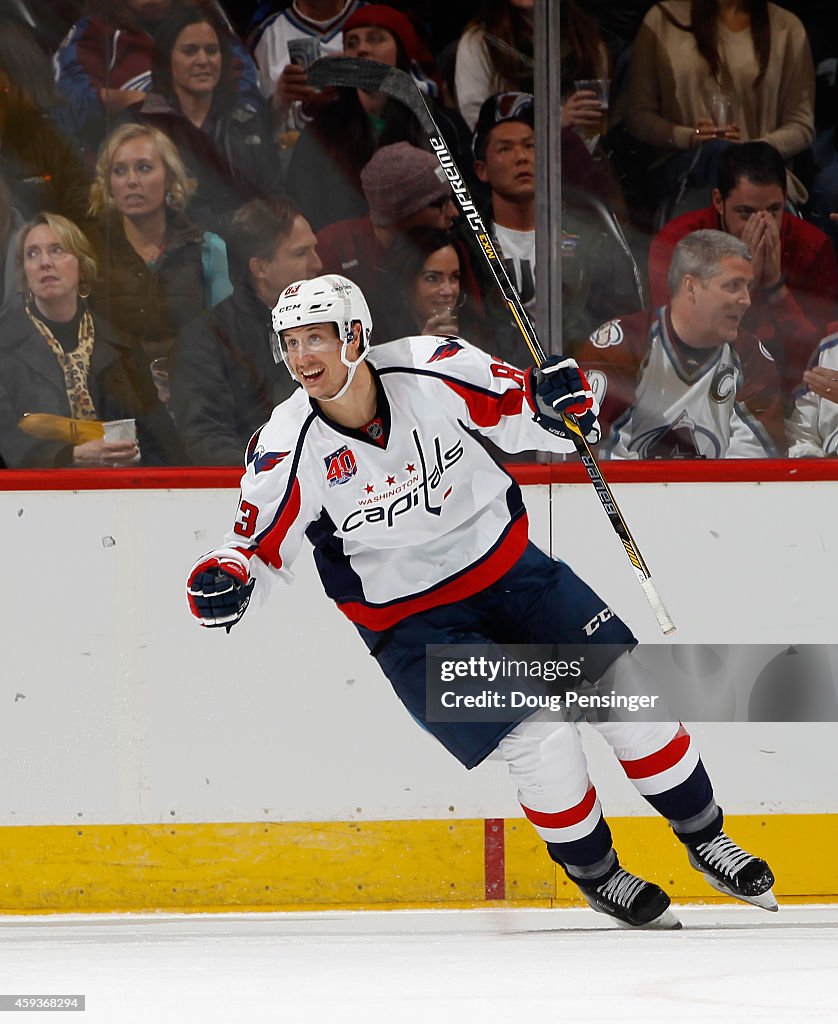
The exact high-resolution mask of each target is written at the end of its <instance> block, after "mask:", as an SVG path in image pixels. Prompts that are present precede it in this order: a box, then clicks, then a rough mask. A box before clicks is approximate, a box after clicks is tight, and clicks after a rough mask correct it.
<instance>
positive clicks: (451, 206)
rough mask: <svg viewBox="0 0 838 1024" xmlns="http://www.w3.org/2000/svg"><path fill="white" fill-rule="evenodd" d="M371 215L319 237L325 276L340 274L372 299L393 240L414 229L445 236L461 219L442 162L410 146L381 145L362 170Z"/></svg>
mask: <svg viewBox="0 0 838 1024" xmlns="http://www.w3.org/2000/svg"><path fill="white" fill-rule="evenodd" d="M361 187H362V188H363V191H364V198H365V199H366V201H367V205H368V207H369V213H368V214H366V215H365V216H363V217H358V218H355V219H353V220H342V221H338V222H337V223H336V224H329V225H327V226H326V227H324V228H323V229H322V230H321V231H319V232H318V233H317V251H318V252H319V254H320V258H321V259H322V260H323V273H324V274H342V275H344V276H345V277H349V278H350V279H351V280H353V281H354V282H355V283H356V284H357V285H358V286H359V287H360V288H361V290H362V291H363V292H365V293H369V294H372V291H373V290H374V288H375V287H376V281H377V277H378V274H379V272H380V270H381V267H382V265H383V263H384V258H385V256H386V254H387V252H388V250H389V249H390V246H391V245H392V244H393V242H394V241H395V239H396V238H397V237H398V236H399V235H400V234H402V233H403V232H405V231H409V230H410V229H411V228H414V227H429V228H437V229H439V230H444V231H447V230H448V229H450V228H451V227H452V226H453V224H454V222H455V220H456V219H457V217H458V212H457V206H456V203H455V202H454V198H453V195H452V193H451V185H450V183H449V181H448V177H447V176H446V174H445V172H444V171H443V169H442V167H440V164H439V160H437V158H436V157H435V156H434V155H433V154H432V153H428V152H427V151H426V150H424V149H418V148H417V147H416V146H412V145H411V144H410V143H409V142H395V143H393V145H391V146H382V147H381V148H380V149H378V150H376V152H375V153H374V154H373V155H372V157H371V159H370V161H369V163H368V164H367V165H366V166H365V167H364V169H363V170H362V171H361Z"/></svg>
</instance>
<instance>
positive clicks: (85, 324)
mask: <svg viewBox="0 0 838 1024" xmlns="http://www.w3.org/2000/svg"><path fill="white" fill-rule="evenodd" d="M26 313H27V315H28V316H29V319H30V320H31V321H32V323H33V324H34V325H35V327H36V329H37V330H38V332H39V333H40V334H41V336H42V337H43V339H44V341H46V343H47V344H48V345H49V347H50V348H51V349H52V351H53V353H54V354H55V358H56V359H57V360H58V365H59V366H60V367H61V369H62V371H63V373H64V387H65V388H66V389H67V398H68V399H69V402H70V416H71V417H72V419H74V420H95V419H96V418H97V416H96V407H95V406H94V404H93V399H92V398H91V397H90V389H89V387H88V383H87V382H88V380H89V378H90V357H91V355H92V354H93V340H94V338H93V335H94V332H93V317H92V316H91V315H90V313H89V311H88V310H85V311H84V313H83V314H82V318H81V320H80V322H79V344H78V348H76V350H75V351H74V352H65V351H64V349H63V348H62V347H61V345H60V344H59V342H58V340H57V339H56V337H55V335H54V334H53V333H52V331H51V330H50V329H49V328H48V327H47V325H46V324H45V323H43V321H41V320H39V319H38V317H37V316H35V314H34V313H33V312H32V310H31V309H30V308H29V306H28V305H27V307H26Z"/></svg>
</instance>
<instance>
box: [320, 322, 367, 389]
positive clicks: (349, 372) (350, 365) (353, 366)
mask: <svg viewBox="0 0 838 1024" xmlns="http://www.w3.org/2000/svg"><path fill="white" fill-rule="evenodd" d="M352 340H353V341H354V340H355V339H354V335H353V338H352ZM348 344H349V343H348V342H347V341H344V343H343V345H342V346H341V350H340V361H341V362H342V363H343V365H344V366H345V367H346V380H345V381H344V383H343V386H342V387H341V388H340V390H339V391H338V392H337V394H334V395H332V396H331V398H318V399H317V401H318V402H335V401H337V399H338V398H343V396H344V395H345V394H346V392H347V391H348V390H349V385H350V384H351V383H352V378H353V377H354V376H355V371H356V370H357V369H358V364H359V363H362V362H363V361H364V360H365V359H366V358H367V352H368V351H369V348H368V347H367V348H365V349H364V351H363V352H361V354H360V355H359V356H358V358H357V359H355V360H354V361H350V360H349V359H347V358H346V348H347V345H348Z"/></svg>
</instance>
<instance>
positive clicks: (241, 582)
mask: <svg viewBox="0 0 838 1024" xmlns="http://www.w3.org/2000/svg"><path fill="white" fill-rule="evenodd" d="M255 582H256V581H255V580H250V579H249V571H248V565H247V560H246V559H245V558H244V557H243V556H242V555H241V554H240V553H239V552H238V551H235V550H234V549H232V548H227V549H222V550H220V551H213V552H211V553H210V554H208V555H204V556H203V558H200V559H198V561H197V562H196V563H195V565H193V566H192V570H191V572H190V573H189V580H188V581H187V584H186V597H187V600H188V601H189V610H190V611H191V612H192V614H193V615H194V616H195V618H196V619H197V620H198V621H199V622H200V623H201V625H202V626H208V627H210V628H212V627H214V626H224V627H225V629H226V630H227V632H228V633H229V632H230V630H231V629H232V628H233V626H235V624H236V623H237V622H238V621H239V619H240V618H241V617H242V615H244V613H245V609H246V608H247V605H248V602H249V601H250V595H251V593H252V592H253V586H254V584H255Z"/></svg>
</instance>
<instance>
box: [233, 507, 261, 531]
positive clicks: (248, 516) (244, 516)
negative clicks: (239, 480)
mask: <svg viewBox="0 0 838 1024" xmlns="http://www.w3.org/2000/svg"><path fill="white" fill-rule="evenodd" d="M239 511H240V512H241V518H240V519H237V520H236V522H235V525H234V526H233V532H234V533H237V534H238V535H239V536H240V537H252V536H253V532H254V530H255V529H256V519H257V518H258V516H259V509H258V508H257V507H256V506H255V505H251V504H250V502H249V501H243V502H242V503H241V504H240V505H239Z"/></svg>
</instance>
